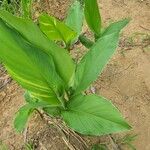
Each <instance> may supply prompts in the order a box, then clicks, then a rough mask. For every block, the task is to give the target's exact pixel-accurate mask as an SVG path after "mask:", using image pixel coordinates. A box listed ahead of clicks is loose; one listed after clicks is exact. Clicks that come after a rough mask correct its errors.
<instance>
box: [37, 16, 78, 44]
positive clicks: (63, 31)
mask: <svg viewBox="0 0 150 150" xmlns="http://www.w3.org/2000/svg"><path fill="white" fill-rule="evenodd" d="M39 24H40V28H41V30H42V31H43V33H45V35H46V36H47V37H48V38H49V39H50V40H62V41H64V42H65V43H66V45H68V44H70V42H71V41H72V40H73V39H74V38H75V37H76V32H74V31H73V30H72V29H71V28H69V27H68V26H66V25H65V24H64V23H63V22H61V21H59V20H58V19H56V18H54V17H52V16H49V15H47V14H43V15H41V16H40V17H39Z"/></svg>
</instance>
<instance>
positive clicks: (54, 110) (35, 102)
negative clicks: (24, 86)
mask: <svg viewBox="0 0 150 150" xmlns="http://www.w3.org/2000/svg"><path fill="white" fill-rule="evenodd" d="M24 98H25V101H26V102H27V103H29V104H30V105H31V106H33V107H35V108H41V109H43V110H44V112H45V113H47V114H48V115H50V116H59V115H60V108H59V107H53V106H51V105H49V103H47V102H45V101H41V100H40V99H37V98H36V97H34V96H33V95H32V94H31V93H30V92H28V91H26V92H25V94H24Z"/></svg>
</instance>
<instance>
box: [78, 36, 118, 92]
mask: <svg viewBox="0 0 150 150" xmlns="http://www.w3.org/2000/svg"><path fill="white" fill-rule="evenodd" d="M118 39H119V34H118V33H113V34H110V35H107V36H103V37H101V38H100V39H99V40H98V41H97V42H96V43H95V44H94V45H93V46H92V48H91V49H90V50H89V51H88V53H87V54H86V55H85V56H84V57H83V58H82V60H81V61H80V63H79V64H78V66H77V69H76V73H75V89H76V93H80V92H81V91H83V90H85V89H86V88H87V87H88V86H89V85H90V84H91V83H92V82H93V81H95V80H96V79H97V77H98V75H99V74H100V73H101V72H102V71H103V69H104V67H105V66H106V64H107V63H108V61H109V59H110V57H111V56H112V55H113V53H114V51H115V49H116V47H117V44H118Z"/></svg>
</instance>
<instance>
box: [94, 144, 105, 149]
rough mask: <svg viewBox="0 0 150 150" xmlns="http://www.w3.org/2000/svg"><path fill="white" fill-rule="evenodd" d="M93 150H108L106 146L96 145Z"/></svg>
mask: <svg viewBox="0 0 150 150" xmlns="http://www.w3.org/2000/svg"><path fill="white" fill-rule="evenodd" d="M91 150H108V149H107V147H106V145H105V144H95V145H93V146H92V149H91Z"/></svg>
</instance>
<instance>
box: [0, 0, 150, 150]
mask: <svg viewBox="0 0 150 150" xmlns="http://www.w3.org/2000/svg"><path fill="white" fill-rule="evenodd" d="M49 4H50V5H49V6H48V5H46V4H45V3H44V0H43V2H42V1H41V3H38V4H36V5H37V6H36V8H37V9H38V7H39V8H40V7H41V5H42V8H43V10H46V11H47V10H50V11H49V13H50V14H53V15H55V16H57V17H58V18H60V19H63V18H64V16H65V15H66V10H67V8H68V7H69V4H70V1H69V0H64V1H60V0H49ZM100 8H101V14H102V17H103V20H104V25H107V24H108V23H110V22H112V21H115V20H119V19H121V18H126V17H130V18H131V19H132V20H131V22H130V24H129V25H128V26H127V27H126V29H125V30H124V32H123V34H122V36H121V39H120V44H119V48H118V50H117V52H116V54H115V55H114V57H113V58H112V60H111V61H110V63H109V64H108V65H107V67H106V69H105V70H104V72H103V73H102V76H101V77H100V78H99V79H98V80H97V81H96V82H95V87H96V92H97V93H98V94H101V95H103V96H105V97H106V98H108V99H111V100H112V102H113V103H114V105H116V106H117V107H118V108H119V110H120V111H121V112H122V114H123V115H124V117H125V118H126V119H127V120H128V121H129V123H130V124H131V125H132V126H133V130H132V131H130V132H129V133H130V134H137V135H138V136H137V139H136V140H135V141H134V145H135V147H136V148H137V150H149V149H150V115H149V112H150V69H149V68H150V67H149V66H150V35H149V34H150V29H149V27H150V19H149V18H150V12H149V10H150V2H149V1H148V0H130V1H129V0H101V1H100ZM43 10H42V11H43ZM36 15H37V16H38V13H37V12H36ZM84 30H85V31H87V27H86V26H85V28H84ZM8 79H9V77H8V76H7V74H6V73H3V71H0V87H1V86H2V85H3V84H5V83H6V82H7V81H9V80H8ZM22 94H23V90H21V88H20V87H18V86H17V85H16V83H15V82H13V81H12V82H11V83H10V84H7V85H6V86H4V87H1V88H0V110H1V113H0V141H2V142H3V143H4V144H6V145H7V146H8V148H9V149H10V150H20V149H25V146H24V145H25V142H26V141H29V142H32V143H33V144H34V146H35V147H36V149H39V150H44V149H47V150H65V149H68V148H67V146H66V144H65V142H64V141H65V140H64V139H63V136H62V134H61V133H60V131H59V130H58V129H57V128H56V127H54V126H53V125H51V127H49V126H47V125H46V123H44V122H43V121H42V119H41V118H40V116H39V115H37V114H35V115H34V117H33V118H32V119H31V121H30V124H29V128H28V133H26V134H25V135H20V134H16V132H15V131H14V129H13V125H12V123H13V118H14V115H15V112H16V111H17V110H18V109H19V108H20V106H22V105H23V103H24V100H23V97H22ZM129 133H124V134H116V135H113V137H114V139H118V138H119V139H120V138H121V137H122V136H123V135H125V134H129ZM70 138H71V141H70V142H71V143H72V145H74V147H76V148H78V149H81V150H82V149H85V147H84V146H83V143H80V142H79V141H78V140H76V139H75V138H72V136H70ZM84 139H85V141H86V142H87V143H88V146H89V147H90V146H91V145H92V144H95V143H106V144H107V145H108V148H109V149H112V150H114V149H115V146H114V142H113V141H112V139H110V137H109V136H105V137H101V138H100V137H95V138H92V137H84ZM67 144H68V143H67ZM119 148H120V147H119ZM119 148H118V149H119ZM88 149H89V148H88ZM120 149H122V150H128V149H129V148H128V147H126V146H121V148H120Z"/></svg>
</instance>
